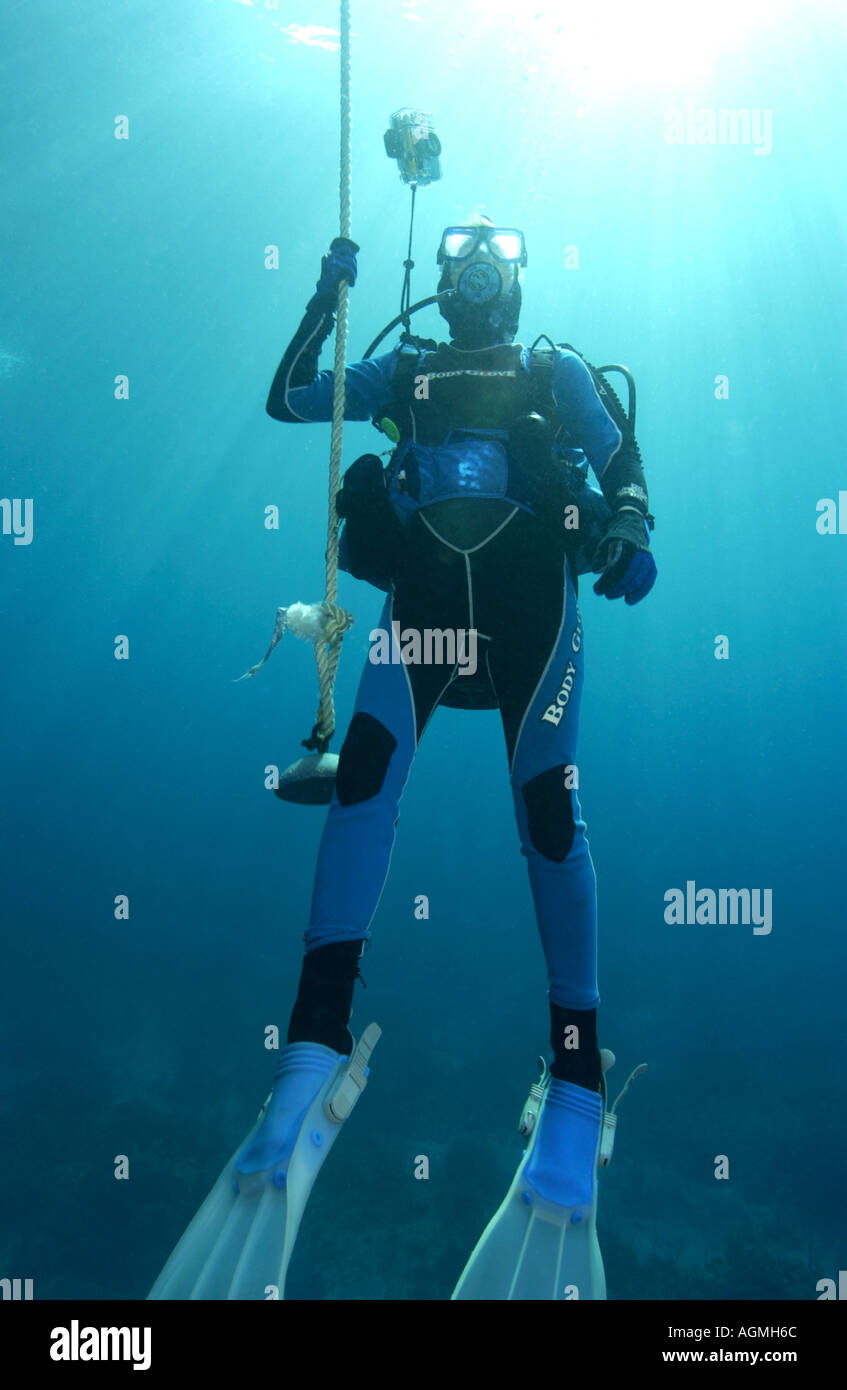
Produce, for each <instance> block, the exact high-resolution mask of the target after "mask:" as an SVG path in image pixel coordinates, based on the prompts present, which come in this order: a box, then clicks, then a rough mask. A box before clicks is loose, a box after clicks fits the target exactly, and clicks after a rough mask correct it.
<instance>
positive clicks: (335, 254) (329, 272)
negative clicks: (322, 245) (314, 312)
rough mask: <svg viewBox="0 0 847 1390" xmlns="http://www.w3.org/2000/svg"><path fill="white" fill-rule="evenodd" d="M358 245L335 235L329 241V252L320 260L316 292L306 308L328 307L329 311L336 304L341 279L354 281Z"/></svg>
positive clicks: (353, 282) (351, 282)
mask: <svg viewBox="0 0 847 1390" xmlns="http://www.w3.org/2000/svg"><path fill="white" fill-rule="evenodd" d="M358 250H359V248H358V246H357V245H356V243H355V241H348V239H347V237H343V236H337V237H336V238H335V240H334V241H331V242H330V246H329V253H328V255H326V256H324V257H323V260H322V261H321V274H320V279H319V280H318V282H317V285H316V287H315V288H316V290H317V293H316V294H313V295H312V298H311V299H310V300H309V303H308V305H307V306H306V307H307V308H308V309H312V308H319V309H324V310H326V309H328V310H329V311H330V312H332V310H334V309H335V307H336V305H337V304H338V287H339V285H340V284H341V281H342V280H347V281H349V283H350V284H351V285H355V283H356V269H357V267H356V255H357V253H358Z"/></svg>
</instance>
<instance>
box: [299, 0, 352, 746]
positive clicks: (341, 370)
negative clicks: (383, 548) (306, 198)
mask: <svg viewBox="0 0 847 1390" xmlns="http://www.w3.org/2000/svg"><path fill="white" fill-rule="evenodd" d="M339 28H340V36H341V63H340V68H341V112H340V116H341V148H340V154H341V161H340V162H341V171H340V184H339V201H340V233H339V234H340V235H341V236H343V237H347V238H348V240H349V239H350V229H351V203H352V194H353V187H352V185H353V179H352V165H353V160H352V137H353V119H352V111H351V105H350V87H351V80H350V79H351V73H350V0H341V16H340V24H339ZM349 289H350V286H349V285H348V283H347V281H346V280H342V281H341V284H340V285H339V287H338V308H337V311H336V325H335V361H334V363H333V376H332V435H331V438H330V446H329V498H328V512H327V529H326V597H325V598H324V603H323V609H324V614H325V631H324V633H323V635H322V636H321V637H319V638H317V639H316V641H315V661H316V662H317V667H318V684H319V686H320V692H321V693H320V703H319V705H318V716H317V719H316V721H315V727H314V729H313V730H312V738H311V739H309V740H305V746H306V747H309V746H310V744H312V743H313V742H314V743H315V746H317V747H320V743H322V742H325V743H328V742H329V739H330V738H331V737H332V734H333V732H334V730H335V701H334V699H333V686H334V684H335V672H336V670H337V668H338V661H339V658H340V656H341V640H342V637H343V634H344V633H345V631H346V630H347V628H348V627H349V626H350V624H351V623H352V621H353V619H352V618H351V616H350V614H349V613H346V612H345V611H344V609H343V608H339V607H338V604H337V602H336V600H337V597H338V516H337V514H336V511H335V498H336V495H337V493H338V490H339V488H340V487H341V446H342V436H343V431H344V399H345V383H346V377H345V370H346V365H347V320H348V312H347V311H348V304H347V296H348V291H349ZM323 751H324V749H321V752H323Z"/></svg>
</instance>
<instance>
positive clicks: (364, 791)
mask: <svg viewBox="0 0 847 1390" xmlns="http://www.w3.org/2000/svg"><path fill="white" fill-rule="evenodd" d="M331 323H332V319H331V315H330V314H328V313H326V314H323V315H319V313H317V312H315V313H313V314H312V315H311V316H310V315H309V314H307V317H306V319H305V320H304V322H303V324H302V325H301V328H300V330H299V332H298V335H297V336H296V337H295V339H294V341H293V342H292V344H291V346H290V348H289V349H288V352H287V353H286V355H285V357H284V358H283V361H282V363H281V364H280V368H279V370H278V371H277V374H276V377H275V379H274V383H273V386H272V388H271V392H270V395H269V399H268V406H267V408H268V412H269V413H270V414H271V415H272V416H273V417H274V418H275V419H279V420H285V421H289V422H298V421H326V420H329V419H330V418H331V403H332V374H331V372H328V371H325V372H321V373H320V374H318V372H317V354H318V350H319V347H320V343H321V342H322V341H323V338H324V337H325V336H326V334H327V332H328V331H329V327H330V326H331ZM398 357H399V349H398V350H395V351H394V352H390V353H387V354H385V355H384V356H381V357H377V358H374V359H373V360H368V361H362V362H357V363H354V364H352V365H351V366H349V367H348V368H347V398H346V411H345V414H346V417H347V418H348V419H354V420H365V419H371V418H374V417H376V418H380V415H381V413H384V412H386V411H390V412H393V415H394V416H395V417H397V416H398V414H399V415H400V416H401V418H399V419H398V420H397V423H398V426H399V428H400V430H401V442H400V444H399V446H398V449H397V450H396V452H395V456H394V460H393V466H392V470H391V487H390V495H391V499H392V502H393V503H394V506H395V509H396V511H397V513H398V515H400V516H401V518H402V521H403V527H404V530H403V544H402V553H401V558H400V561H399V564H398V565H397V567H396V572H395V574H394V575H393V582H392V584H391V587H390V590H389V592H388V595H387V597H386V601H385V606H384V609H383V613H382V618H381V627H382V629H383V630H384V631H385V632H386V633H389V634H392V633H402V632H403V631H406V630H409V629H413V630H416V631H418V632H423V631H424V630H426V629H430V630H432V629H436V630H438V629H440V630H442V631H445V630H446V631H450V630H452V631H461V630H464V631H465V632H467V631H468V630H471V629H472V630H475V631H476V633H477V671H476V674H475V675H472V676H471V675H468V674H465V673H464V671H465V670H467V662H465V664H464V666H463V663H462V661H461V659H460V654H459V653H457V654H456V656H457V659H456V661H455V663H454V664H452V665H450V666H447V665H443V664H426V663H425V662H421V663H417V664H405V663H403V662H400V661H397V660H394V661H390V662H387V663H376V662H373V661H371V660H369V661H368V662H367V663H366V665H365V669H364V672H363V674H362V678H361V681H360V684H359V690H358V694H357V697H356V704H355V709H354V713H353V717H352V720H351V722H350V726H349V729H348V732H347V736H346V738H345V740H344V744H343V747H342V749H341V754H340V759H339V766H338V776H337V782H336V790H335V794H334V796H333V801H332V804H331V806H330V809H329V813H328V816H327V821H326V825H325V829H324V833H323V838H322V841H321V846H320V853H319V858H318V865H317V873H316V879H315V887H314V894H313V899H312V910H311V916H310V922H309V927H308V930H307V932H306V934H305V941H306V950H307V955H306V959H305V963H304V971H303V979H302V981H301V987H300V994H299V996H298V1001H297V1004H296V1005H295V1009H294V1013H293V1015H292V1021H291V1028H290V1031H289V1041H300V1040H308V1041H320V1042H325V1043H326V1044H327V1045H328V1046H331V1047H334V1048H335V1049H336V1050H338V1051H343V1050H346V1049H347V1048H348V1047H349V1040H350V1035H349V1033H348V1032H347V1028H346V1024H347V1022H348V1020H349V1010H350V1000H351V998H352V982H353V979H354V977H355V974H356V969H357V961H358V958H359V955H360V952H361V949H362V942H363V941H364V940H365V939H366V938H367V937H368V936H369V932H370V924H371V920H372V918H373V915H374V913H375V911H376V907H377V904H378V902H379V898H380V894H381V892H382V889H383V885H384V882H385V879H386V876H387V873H388V867H389V861H390V857H391V851H392V847H393V843H394V835H395V826H396V823H397V818H398V814H399V802H400V798H401V796H402V793H403V788H404V786H405V783H406V778H407V776H408V775H409V771H410V768H411V764H412V760H413V758H414V755H415V751H416V749H417V746H418V743H419V741H420V739H421V737H422V736H423V733H424V730H425V728H426V727H427V724H428V723H429V720H430V718H431V716H432V714H433V713H434V711H435V709H436V708H437V706H438V705H439V704H454V705H458V706H463V705H464V706H470V707H474V706H476V707H479V706H488V707H495V706H496V707H498V708H499V710H500V715H501V719H502V722H503V731H504V735H505V740H506V752H507V756H508V759H509V768H510V775H511V785H512V793H513V798H514V806H515V815H516V819H517V825H518V833H519V836H520V842H521V848H522V852H523V854H524V856H525V857H526V860H527V864H528V868H529V878H530V884H531V887H532V894H533V898H534V903H535V911H536V917H537V920H538V926H539V930H540V933H541V941H542V945H543V949H544V954H545V958H546V962H547V969H548V975H549V984H550V1005H551V1011H552V1033H551V1037H552V1041H553V1048H554V1052H555V1053H556V1060H555V1062H554V1066H553V1073H554V1075H559V1076H560V1077H561V1079H563V1080H572V1081H576V1082H578V1083H579V1084H586V1085H589V1086H592V1087H594V1086H596V1084H597V1083H598V1082H599V1070H598V1068H599V1059H598V1054H597V1046H596V1036H595V1032H594V1010H595V1008H596V1005H597V1002H598V993H597V908H596V884H595V876H594V868H593V865H592V862H591V856H590V853H589V847H588V841H587V839H586V834H585V824H584V822H583V820H582V815H581V812H580V806H579V798H578V794H577V784H578V775H577V772H576V766H577V759H576V747H577V729H578V722H579V707H580V697H581V693H582V684H583V633H582V624H581V620H580V615H579V610H578V608H577V597H576V585H575V577H574V575H573V574H572V572H571V568H572V567H571V565H570V563H569V561H568V558H567V556H566V555H565V554H564V553H563V547H562V542H561V538H558V539H557V538H556V536H555V535H554V534H553V533H552V532H551V530H550V529H549V528H548V527H545V526H544V525H542V524H541V523H540V521H539V518H538V517H537V516H536V515H535V514H534V511H533V507H532V506H531V504H530V503H529V502H528V501H527V495H528V491H531V489H528V487H527V485H526V479H524V480H521V479H520V477H517V476H516V471H515V469H514V467H510V459H509V449H508V443H509V438H508V437H509V430H508V427H507V426H508V422H509V419H510V418H511V417H510V410H511V408H512V407H511V406H510V403H509V399H508V397H509V393H510V391H511V392H514V390H515V386H516V383H517V385H518V386H520V384H521V373H526V372H527V366H528V354H527V352H526V350H524V349H521V348H520V347H519V346H511V345H506V344H501V345H499V346H496V347H493V348H483V349H479V350H475V351H460V350H459V349H457V348H455V347H453V346H452V345H447V344H442V345H440V346H439V348H438V350H437V351H436V352H433V353H427V354H424V355H423V356H422V357H421V358H420V359H419V362H418V364H417V367H416V371H417V372H418V375H417V377H416V380H417V381H418V384H419V387H420V382H421V378H422V377H425V378H426V386H425V392H426V400H425V401H420V402H419V401H418V400H417V399H415V398H414V396H413V397H412V399H411V402H410V403H409V402H407V406H406V417H405V418H402V414H403V412H402V408H401V410H400V411H398V406H397V399H396V392H395V391H394V389H393V386H392V383H393V380H394V377H395V372H396V370H397V365H398ZM551 388H552V397H553V401H554V402H555V407H556V408H557V409H558V411H559V412H560V415H561V418H562V420H563V421H564V422H565V423H566V426H567V430H568V435H569V437H570V439H571V440H575V441H576V442H577V443H578V445H579V446H580V447H581V449H582V450H583V451H584V453H585V456H586V457H587V459H588V463H589V464H590V466H591V468H592V470H593V472H594V474H595V476H596V478H597V480H598V482H599V484H600V487H601V489H602V490H603V492H604V493H605V495H606V497H607V498H608V499H609V500H610V502H612V503H613V502H614V498H615V496H616V494H618V493H620V492H621V491H622V489H623V488H625V487H626V486H627V485H628V484H629V482H630V481H631V479H630V473H631V469H632V465H631V463H629V462H627V463H626V464H625V465H623V464H622V463H621V460H620V458H619V455H620V453H621V444H622V437H621V433H620V431H619V430H618V428H617V426H616V424H615V423H614V421H613V420H612V419H611V418H610V416H609V415H608V414H607V413H606V411H605V409H604V407H603V405H602V404H601V401H600V399H599V397H598V395H597V391H596V389H595V387H594V383H593V380H592V378H591V375H590V373H589V372H588V370H587V368H586V367H585V366H584V364H583V362H582V361H581V359H580V358H579V356H578V355H576V354H575V353H572V352H567V351H557V353H556V356H555V359H554V362H553V370H552V380H551ZM445 393H446V394H445ZM417 394H418V395H421V394H423V393H422V392H421V390H420V389H419V390H418V392H417ZM445 403H446V407H447V410H446V413H445ZM457 417H458V418H457ZM445 423H448V424H449V425H450V428H448V429H447V430H446V432H445V429H444V426H445ZM616 460H617V462H616ZM638 473H639V475H640V481H641V483H643V474H641V473H640V463H638ZM395 625H399V626H396V627H395ZM569 1022H570V1023H573V1022H576V1023H578V1025H579V1027H580V1030H581V1033H580V1037H581V1046H580V1048H579V1051H578V1052H575V1051H568V1050H566V1049H565V1048H564V1043H563V1035H564V1028H565V1027H566V1026H567V1024H568V1023H569ZM318 1033H320V1036H317V1034H318Z"/></svg>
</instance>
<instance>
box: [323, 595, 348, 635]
mask: <svg viewBox="0 0 847 1390" xmlns="http://www.w3.org/2000/svg"><path fill="white" fill-rule="evenodd" d="M321 608H322V610H323V615H324V621H323V629H324V631H323V640H324V641H325V642H328V643H329V645H330V646H333V645H334V644H335V643H336V642H337V641H338V640H339V638H340V637H342V636H343V634H344V633H345V632H346V631H347V629H348V628H350V627H352V626H353V614H352V613H348V612H347V609H346V608H342V607H341V606H340V604H337V603H333V602H332V601H331V600H330V599H325V600H324V602H323V603H322V604H321Z"/></svg>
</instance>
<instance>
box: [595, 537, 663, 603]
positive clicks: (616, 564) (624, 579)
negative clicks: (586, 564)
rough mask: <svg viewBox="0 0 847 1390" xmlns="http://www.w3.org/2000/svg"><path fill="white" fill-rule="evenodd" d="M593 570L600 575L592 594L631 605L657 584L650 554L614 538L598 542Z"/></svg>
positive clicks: (644, 596) (628, 542)
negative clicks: (624, 601)
mask: <svg viewBox="0 0 847 1390" xmlns="http://www.w3.org/2000/svg"><path fill="white" fill-rule="evenodd" d="M595 569H602V571H603V573H602V574H601V575H600V578H599V579H598V580H597V583H596V584H595V585H594V592H595V594H605V595H606V598H625V599H626V601H627V603H628V604H630V605H632V604H633V603H640V602H641V600H642V599H643V598H646V597H647V595H648V594H649V592H650V590H651V589H652V587H653V585H654V584H655V582H656V561H655V560H654V559H653V556H652V555H651V554H650V551H649V550H640V549H638V547H637V546H635V545H633V543H632V541H626V540H620V539H619V538H618V537H617V536H606V537H605V538H604V539H603V540H602V541H601V542H600V546H599V547H598V551H597V556H596V561H595Z"/></svg>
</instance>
